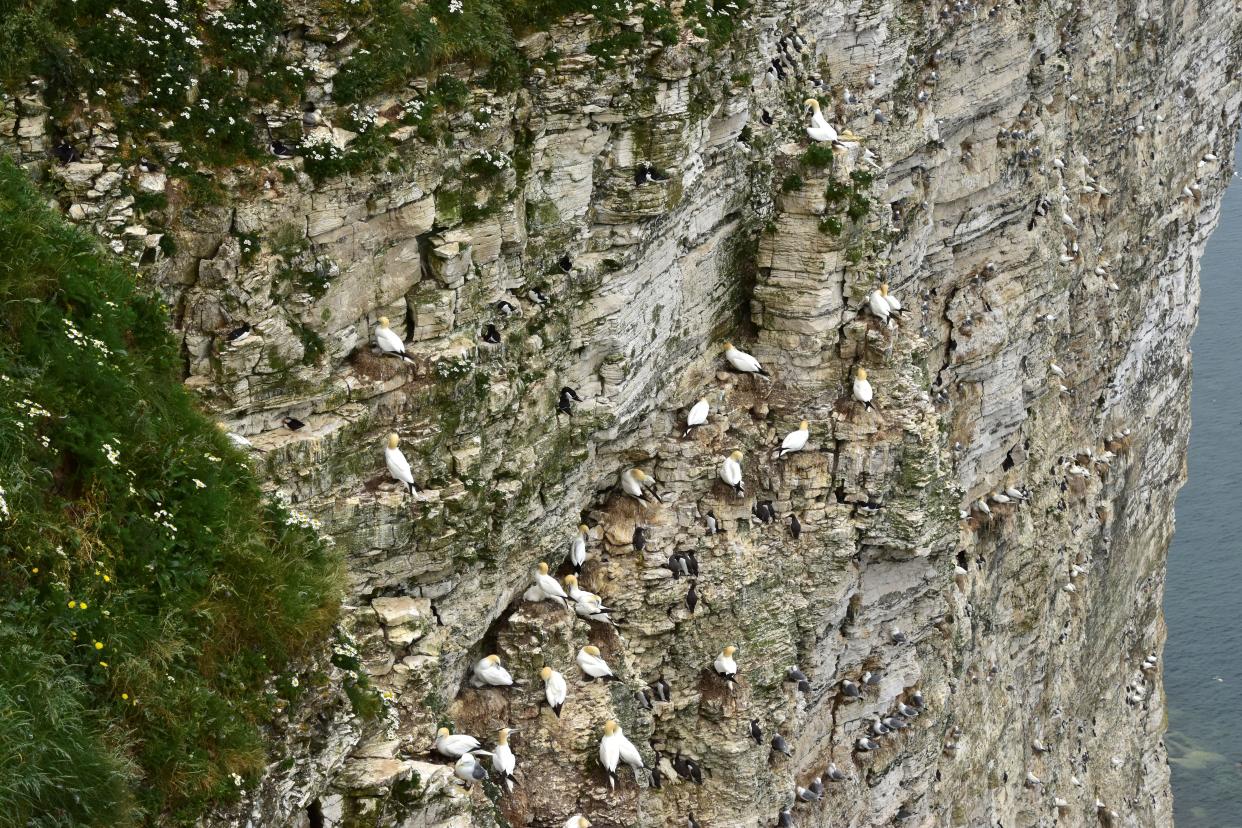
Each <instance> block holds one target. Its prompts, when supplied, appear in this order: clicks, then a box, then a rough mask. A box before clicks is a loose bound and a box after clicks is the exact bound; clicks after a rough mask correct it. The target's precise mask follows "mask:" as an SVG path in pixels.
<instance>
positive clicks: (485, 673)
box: [473, 655, 513, 687]
mask: <svg viewBox="0 0 1242 828" xmlns="http://www.w3.org/2000/svg"><path fill="white" fill-rule="evenodd" d="M473 681H474V683H475V686H476V687H481V686H483V685H487V686H489V687H512V686H513V676H511V675H509V671H508V670H506V669H505V668H504V667H503V666H501V664H500V656H498V655H489V656H484V657H483V658H481V659H479V662H478V663H477V664H475V665H474V679H473Z"/></svg>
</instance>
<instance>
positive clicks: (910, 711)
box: [897, 702, 919, 719]
mask: <svg viewBox="0 0 1242 828" xmlns="http://www.w3.org/2000/svg"><path fill="white" fill-rule="evenodd" d="M897 713H898V714H899V715H902V716H905V717H906V718H907V719H914V718H917V717H918V715H919V711H918V710H916V709H915V708H913V707H911V706H910V705H908V704H904V703H902V702H897Z"/></svg>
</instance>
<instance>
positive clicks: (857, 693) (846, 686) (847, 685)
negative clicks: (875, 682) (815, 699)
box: [841, 679, 862, 699]
mask: <svg viewBox="0 0 1242 828" xmlns="http://www.w3.org/2000/svg"><path fill="white" fill-rule="evenodd" d="M841 693H842V695H844V696H845V697H846V698H847V699H861V698H862V690H860V689H859V687H858V685H857V684H855V683H854V682H852V681H850V680H849V679H844V680H843V681H842V682H841Z"/></svg>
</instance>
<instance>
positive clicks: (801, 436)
mask: <svg viewBox="0 0 1242 828" xmlns="http://www.w3.org/2000/svg"><path fill="white" fill-rule="evenodd" d="M810 437H811V429H810V427H809V424H808V423H807V421H806V420H803V421H802V422H801V423H800V424H799V425H798V428H797V430H796V431H791V432H789V433H788V434H786V435H785V439H784V440H782V441H781V447H780V448H779V449H777V450H776V456H777V458H778V459H779V458H782V457H784V456H785V455H787V454H793V453H794V452H795V451H802V450H803V449H804V448H806V441H807V440H809V439H810Z"/></svg>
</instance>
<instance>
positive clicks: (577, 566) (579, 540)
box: [569, 523, 591, 574]
mask: <svg viewBox="0 0 1242 828" xmlns="http://www.w3.org/2000/svg"><path fill="white" fill-rule="evenodd" d="M590 531H591V530H590V529H588V528H587V526H586V524H585V523H582V524H579V525H578V534H576V535H574V542H573V544H572V545H571V546H570V547H569V560H570V561H571V562H572V563H573V565H574V573H575V574H578V573H581V572H582V565H583V564H584V563H586V558H587V548H586V542H587V537H588V533H589V532H590Z"/></svg>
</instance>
